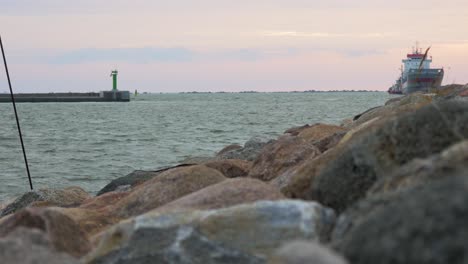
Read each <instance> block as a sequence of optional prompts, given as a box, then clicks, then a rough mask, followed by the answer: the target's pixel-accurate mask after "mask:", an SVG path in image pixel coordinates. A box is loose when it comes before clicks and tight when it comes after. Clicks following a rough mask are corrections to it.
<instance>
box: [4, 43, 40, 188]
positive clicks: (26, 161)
mask: <svg viewBox="0 0 468 264" xmlns="http://www.w3.org/2000/svg"><path fill="white" fill-rule="evenodd" d="M0 47H1V49H2V55H3V63H4V64H5V72H6V76H7V79H8V85H9V86H10V95H11V102H12V103H13V110H14V111H15V118H16V126H17V127H18V134H19V138H20V141H21V148H22V149H23V157H24V163H25V165H26V171H27V172H28V179H29V187H30V188H31V190H33V185H32V180H31V174H30V173H29V165H28V159H27V157H26V150H25V148H24V142H23V136H22V134H21V127H20V123H19V119H18V112H17V111H16V103H15V96H14V95H13V89H12V88H11V81H10V74H9V73H8V65H7V61H6V57H5V51H4V49H3V42H2V37H1V36H0Z"/></svg>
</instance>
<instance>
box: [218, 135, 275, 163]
mask: <svg viewBox="0 0 468 264" xmlns="http://www.w3.org/2000/svg"><path fill="white" fill-rule="evenodd" d="M272 141H273V139H272V138H271V137H266V136H254V137H252V138H251V139H249V140H248V141H247V142H246V143H245V144H244V147H243V148H241V149H233V150H230V151H225V152H224V153H222V154H221V155H217V158H220V159H241V160H248V161H254V160H255V159H256V158H257V156H258V154H259V153H260V151H261V150H262V148H263V147H264V146H265V145H266V144H267V143H269V142H272Z"/></svg>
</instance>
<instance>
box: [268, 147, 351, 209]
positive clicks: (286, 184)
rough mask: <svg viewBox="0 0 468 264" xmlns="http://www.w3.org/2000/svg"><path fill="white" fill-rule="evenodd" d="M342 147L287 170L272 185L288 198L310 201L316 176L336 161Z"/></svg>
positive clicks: (310, 158)
mask: <svg viewBox="0 0 468 264" xmlns="http://www.w3.org/2000/svg"><path fill="white" fill-rule="evenodd" d="M340 149H342V148H341V147H340V146H338V147H335V148H333V149H331V150H329V151H327V152H325V153H323V154H322V155H319V156H318V157H315V156H311V157H309V158H308V159H306V160H304V161H303V162H302V163H300V164H298V165H297V166H294V167H291V168H289V169H288V170H285V171H284V172H283V173H281V174H280V175H279V176H278V177H276V178H274V179H273V180H271V181H270V184H271V185H273V186H274V187H275V188H277V189H279V190H280V191H281V192H282V193H283V194H284V195H285V196H286V197H288V198H294V199H303V200H310V199H311V198H310V188H311V186H312V184H313V182H314V179H315V177H316V175H318V174H319V173H320V171H321V170H322V169H323V168H325V167H326V166H327V164H328V163H330V162H332V161H333V160H335V159H336V157H337V156H338V155H339V154H340Z"/></svg>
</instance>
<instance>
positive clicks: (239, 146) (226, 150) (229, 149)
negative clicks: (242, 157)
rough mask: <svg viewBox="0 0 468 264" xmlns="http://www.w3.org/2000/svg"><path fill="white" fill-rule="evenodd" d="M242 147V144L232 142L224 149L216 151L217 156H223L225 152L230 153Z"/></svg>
mask: <svg viewBox="0 0 468 264" xmlns="http://www.w3.org/2000/svg"><path fill="white" fill-rule="evenodd" d="M241 148H242V146H241V145H239V144H231V145H228V146H226V147H224V148H223V149H222V150H220V151H219V152H218V153H216V156H217V157H221V156H223V155H224V154H225V153H228V152H230V151H233V150H238V149H241Z"/></svg>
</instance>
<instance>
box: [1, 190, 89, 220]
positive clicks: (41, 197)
mask: <svg viewBox="0 0 468 264" xmlns="http://www.w3.org/2000/svg"><path fill="white" fill-rule="evenodd" d="M88 198H90V195H89V194H88V193H87V192H86V191H84V190H83V189H82V188H80V187H68V188H65V189H40V190H38V191H30V192H27V193H25V194H23V195H22V196H20V197H18V198H17V199H16V200H14V201H13V202H12V203H11V204H9V205H7V206H6V207H5V208H4V209H3V210H2V212H1V213H0V216H5V215H8V214H12V213H15V212H17V211H19V210H21V209H23V208H25V207H27V206H31V205H37V206H58V207H73V206H75V207H76V206H79V205H80V204H81V203H82V202H83V201H85V200H86V199H88Z"/></svg>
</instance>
